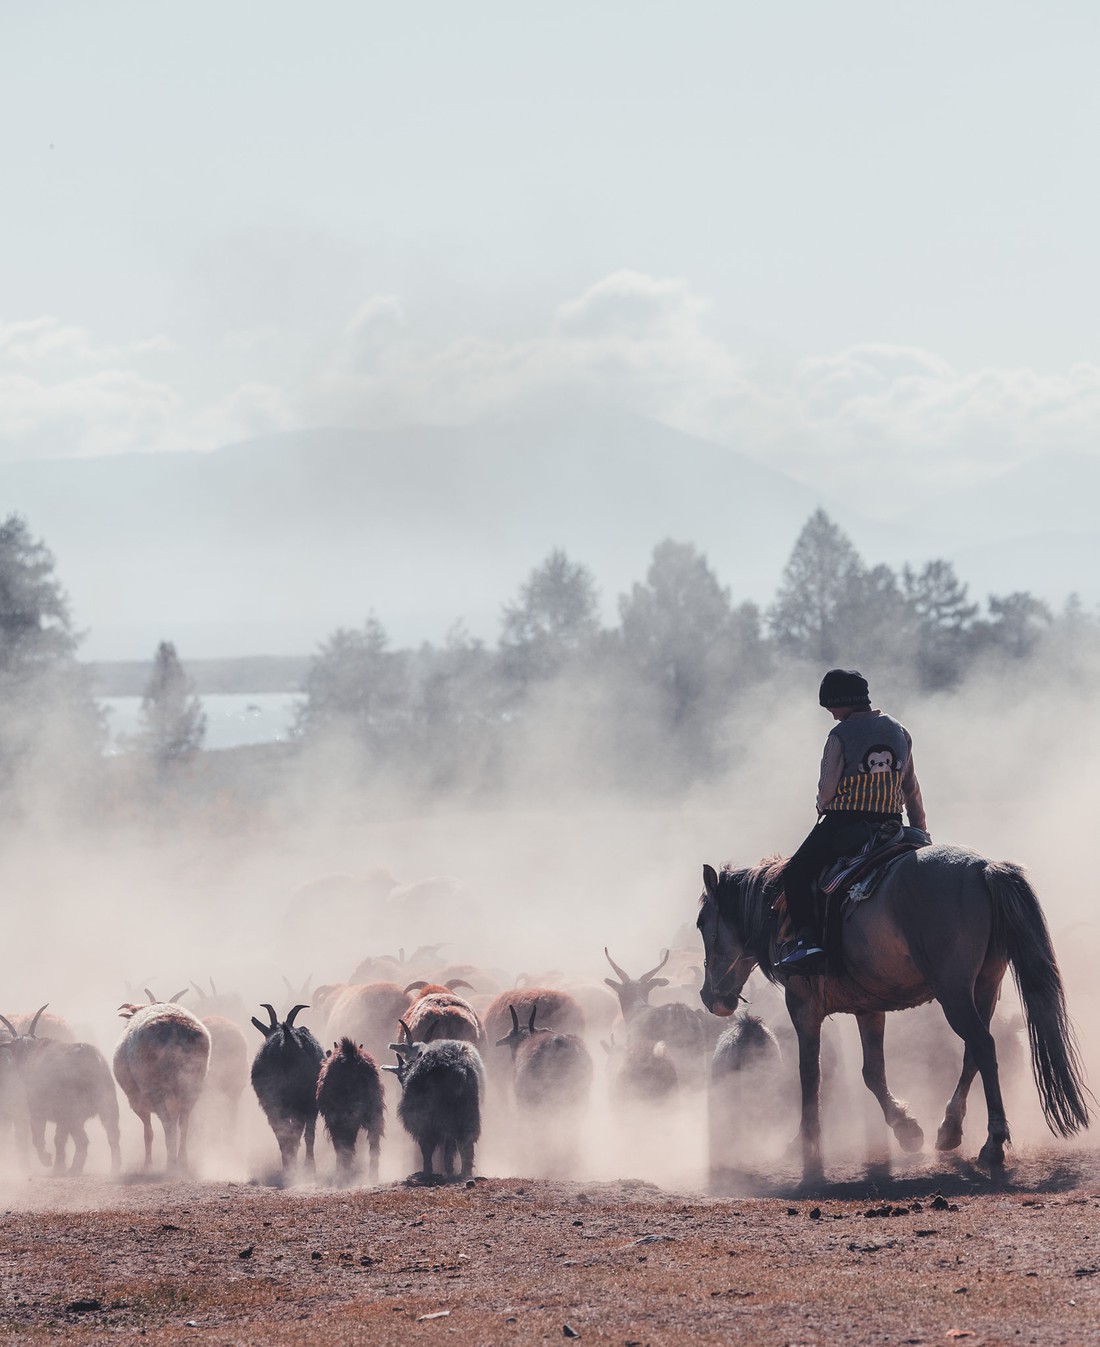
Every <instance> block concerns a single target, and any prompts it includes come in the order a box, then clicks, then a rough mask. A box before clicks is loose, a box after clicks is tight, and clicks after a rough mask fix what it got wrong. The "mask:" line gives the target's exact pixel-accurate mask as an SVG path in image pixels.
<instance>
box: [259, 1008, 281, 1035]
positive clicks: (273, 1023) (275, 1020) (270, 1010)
mask: <svg viewBox="0 0 1100 1347" xmlns="http://www.w3.org/2000/svg"><path fill="white" fill-rule="evenodd" d="M260 1005H261V1006H263V1008H264V1010H266V1011H267V1013H268V1014H269V1015H270V1016H271V1023H270V1024H269V1025H268V1026H267V1027H268V1028H269V1029H274V1028H275V1026H276V1025H277V1024H278V1023H279V1017H278V1015H276V1014H275V1007H274V1006H269V1005H268V1004H267V1002H266V1001H261V1002H260Z"/></svg>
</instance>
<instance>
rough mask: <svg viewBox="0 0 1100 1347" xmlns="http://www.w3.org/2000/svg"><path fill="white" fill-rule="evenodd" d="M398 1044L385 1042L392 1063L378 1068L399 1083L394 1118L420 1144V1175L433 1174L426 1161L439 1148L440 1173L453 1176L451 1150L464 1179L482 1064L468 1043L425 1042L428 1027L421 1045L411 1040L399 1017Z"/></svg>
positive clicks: (469, 1168)
mask: <svg viewBox="0 0 1100 1347" xmlns="http://www.w3.org/2000/svg"><path fill="white" fill-rule="evenodd" d="M401 1028H402V1030H403V1031H404V1042H402V1043H391V1044H390V1048H391V1050H392V1051H393V1052H395V1053H396V1054H397V1061H398V1064H397V1066H384V1067H383V1068H382V1070H383V1071H393V1072H395V1073H396V1075H397V1079H398V1080H399V1081H400V1082H401V1102H400V1103H399V1104H398V1106H397V1116H398V1117H399V1118H400V1119H401V1123H402V1125H403V1126H404V1128H405V1131H406V1132H408V1133H409V1135H410V1136H411V1137H412V1138H413V1140H414V1141H415V1142H416V1144H417V1145H418V1146H419V1147H420V1155H421V1159H422V1163H423V1170H422V1171H421V1173H422V1177H423V1178H425V1179H428V1180H431V1179H432V1178H434V1176H435V1174H434V1170H433V1168H432V1160H433V1157H434V1155H435V1152H436V1150H437V1149H442V1152H443V1154H442V1169H443V1174H444V1176H447V1177H450V1176H451V1175H453V1174H454V1163H455V1154H456V1153H457V1154H459V1155H460V1156H461V1157H462V1171H461V1177H462V1178H466V1179H468V1178H469V1177H470V1175H471V1174H472V1173H473V1168H474V1145H475V1143H476V1142H477V1140H478V1138H479V1137H480V1136H481V1101H482V1098H483V1097H484V1094H485V1067H484V1066H483V1064H482V1061H481V1054H480V1053H479V1052H478V1050H477V1048H475V1047H474V1045H473V1044H472V1043H467V1042H459V1041H456V1040H454V1039H443V1040H441V1041H439V1042H430V1041H428V1040H429V1039H430V1036H431V1033H432V1030H431V1028H429V1029H428V1038H427V1039H426V1040H425V1041H424V1042H422V1043H416V1042H414V1041H413V1036H412V1034H411V1033H410V1032H409V1026H408V1025H407V1024H406V1023H405V1022H404V1020H402V1021H401Z"/></svg>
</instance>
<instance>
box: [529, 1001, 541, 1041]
mask: <svg viewBox="0 0 1100 1347" xmlns="http://www.w3.org/2000/svg"><path fill="white" fill-rule="evenodd" d="M538 1013H539V1003H538V1002H537V1001H536V1002H535V1004H534V1005H533V1006H532V1007H531V1018H530V1019H529V1020H528V1021H527V1032H528V1033H529V1034H533V1033H534V1032H535V1016H536V1015H537V1014H538Z"/></svg>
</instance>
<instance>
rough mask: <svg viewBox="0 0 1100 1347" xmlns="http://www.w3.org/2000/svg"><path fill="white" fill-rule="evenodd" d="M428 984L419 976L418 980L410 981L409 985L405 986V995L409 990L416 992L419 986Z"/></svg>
mask: <svg viewBox="0 0 1100 1347" xmlns="http://www.w3.org/2000/svg"><path fill="white" fill-rule="evenodd" d="M429 986H431V983H429V982H425V981H424V979H423V978H421V980H420V981H419V982H410V983H409V985H408V986H407V987H406V988H405V995H406V996H407V995H408V994H409V992H418V991H420V990H421V988H423V987H429Z"/></svg>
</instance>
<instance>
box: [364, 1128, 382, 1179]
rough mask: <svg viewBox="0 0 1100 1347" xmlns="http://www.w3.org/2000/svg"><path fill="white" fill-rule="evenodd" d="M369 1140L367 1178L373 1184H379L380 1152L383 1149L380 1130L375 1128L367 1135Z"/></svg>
mask: <svg viewBox="0 0 1100 1347" xmlns="http://www.w3.org/2000/svg"><path fill="white" fill-rule="evenodd" d="M367 1139H368V1142H369V1145H370V1160H369V1162H368V1165H367V1178H368V1179H369V1180H370V1182H371V1183H377V1182H378V1152H379V1150H380V1149H381V1137H380V1136H379V1134H378V1129H377V1128H375V1129H373V1130H372V1131H370V1132H368V1133H367Z"/></svg>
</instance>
